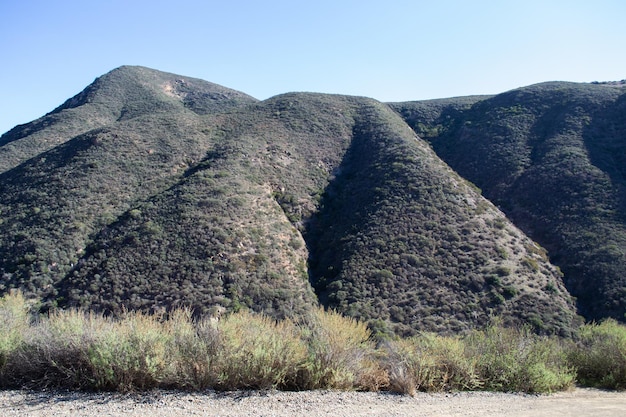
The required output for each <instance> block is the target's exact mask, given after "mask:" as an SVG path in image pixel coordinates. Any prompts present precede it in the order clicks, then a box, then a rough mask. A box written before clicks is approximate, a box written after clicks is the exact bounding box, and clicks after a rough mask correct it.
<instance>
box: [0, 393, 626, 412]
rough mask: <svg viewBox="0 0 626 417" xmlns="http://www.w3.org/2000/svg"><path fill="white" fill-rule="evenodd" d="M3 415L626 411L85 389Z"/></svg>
mask: <svg viewBox="0 0 626 417" xmlns="http://www.w3.org/2000/svg"><path fill="white" fill-rule="evenodd" d="M0 415H2V416H7V417H8V416H33V417H35V416H94V415H98V416H150V417H157V416H266V417H269V416H294V415H295V416H312V417H316V416H516V417H518V416H533V417H541V416H552V417H556V416H559V417H560V416H577V417H579V416H603V417H613V416H615V417H617V416H620V417H623V416H624V415H626V392H605V391H599V390H592V389H580V388H578V389H575V390H573V391H570V392H564V393H557V394H553V395H545V396H544V395H541V396H535V395H520V394H501V393H485V392H472V393H450V394H445V393H443V394H421V393H420V394H418V395H417V396H415V397H408V396H402V395H395V394H389V393H360V392H348V393H346V392H332V391H312V392H311V391H309V392H297V393H296V392H232V393H215V392H204V393H181V392H169V391H154V392H149V393H142V394H102V393H97V394H89V393H74V392H66V393H63V392H29V391H0Z"/></svg>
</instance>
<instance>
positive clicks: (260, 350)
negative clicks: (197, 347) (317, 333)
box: [214, 311, 307, 390]
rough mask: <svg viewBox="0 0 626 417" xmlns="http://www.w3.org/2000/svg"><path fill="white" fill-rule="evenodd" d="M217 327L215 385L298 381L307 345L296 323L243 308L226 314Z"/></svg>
mask: <svg viewBox="0 0 626 417" xmlns="http://www.w3.org/2000/svg"><path fill="white" fill-rule="evenodd" d="M217 328H218V330H219V351H217V352H216V358H215V359H214V361H215V363H214V366H215V369H214V372H215V373H216V375H217V387H216V388H219V389H225V390H234V389H270V388H286V387H287V388H291V387H293V386H294V384H296V379H297V375H298V373H299V371H300V369H301V367H302V366H303V363H304V361H305V360H306V357H307V348H306V345H305V344H304V342H303V341H302V339H300V337H299V331H298V329H297V327H296V326H295V324H294V323H293V322H291V321H290V320H282V321H280V322H276V321H275V320H273V319H271V318H269V317H267V316H264V315H255V314H252V313H250V312H247V311H242V312H239V313H236V314H232V315H229V316H227V317H226V318H225V319H224V320H222V321H221V322H220V323H219V325H218V327H217Z"/></svg>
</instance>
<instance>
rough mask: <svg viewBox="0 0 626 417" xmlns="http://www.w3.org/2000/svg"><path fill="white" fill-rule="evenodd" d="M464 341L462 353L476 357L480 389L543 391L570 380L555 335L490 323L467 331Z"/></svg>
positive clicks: (565, 385)
mask: <svg viewBox="0 0 626 417" xmlns="http://www.w3.org/2000/svg"><path fill="white" fill-rule="evenodd" d="M465 343H466V355H468V356H469V357H473V358H476V359H477V362H476V370H477V372H478V375H479V377H480V380H481V385H482V388H483V389H486V390H492V391H519V392H528V393H545V392H553V391H557V390H563V389H567V388H569V387H571V386H572V385H573V383H574V380H575V372H574V370H573V369H572V367H571V366H569V364H568V362H567V355H566V351H565V349H564V348H563V346H562V344H561V343H560V341H559V340H558V339H555V338H547V337H539V336H537V335H535V334H533V333H531V332H530V330H529V329H528V328H522V329H514V328H505V327H502V326H500V325H492V326H490V327H488V328H487V329H485V330H484V331H481V332H479V331H475V332H473V333H471V334H470V335H468V337H467V338H466V339H465Z"/></svg>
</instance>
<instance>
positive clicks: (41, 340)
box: [4, 311, 102, 388]
mask: <svg viewBox="0 0 626 417" xmlns="http://www.w3.org/2000/svg"><path fill="white" fill-rule="evenodd" d="M101 324H102V321H101V318H100V317H96V316H94V315H88V316H86V315H84V314H82V313H79V312H77V311H60V312H56V313H53V314H50V315H49V316H48V317H44V318H42V319H41V320H40V321H38V322H36V323H34V324H33V325H31V326H30V327H28V328H27V329H25V330H24V333H23V342H22V343H21V344H20V346H19V347H17V348H16V349H15V350H14V351H13V352H12V353H11V355H10V357H9V358H8V362H7V364H6V376H5V378H4V383H5V384H7V385H8V386H12V387H27V388H47V387H63V388H92V385H91V384H92V381H93V373H92V367H91V364H90V363H89V358H88V356H87V352H88V349H89V347H90V346H91V344H92V341H93V338H94V337H96V335H97V334H99V333H100V332H101V331H102V328H101Z"/></svg>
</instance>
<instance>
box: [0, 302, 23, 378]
mask: <svg viewBox="0 0 626 417" xmlns="http://www.w3.org/2000/svg"><path fill="white" fill-rule="evenodd" d="M28 325H29V315H28V305H27V303H26V300H25V299H24V297H23V296H22V293H21V292H15V293H9V294H6V295H5V296H4V297H2V298H0V375H1V374H2V370H3V369H4V366H5V365H6V362H7V358H8V356H9V355H10V354H11V353H12V352H14V351H15V350H16V349H17V348H18V346H19V345H20V344H21V343H22V341H23V336H24V331H25V330H26V329H27V328H28Z"/></svg>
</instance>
